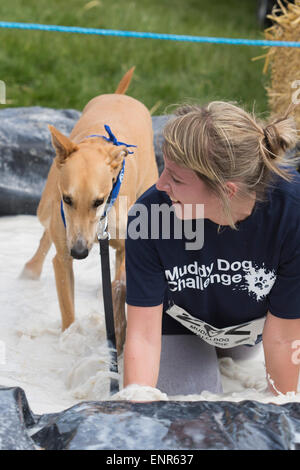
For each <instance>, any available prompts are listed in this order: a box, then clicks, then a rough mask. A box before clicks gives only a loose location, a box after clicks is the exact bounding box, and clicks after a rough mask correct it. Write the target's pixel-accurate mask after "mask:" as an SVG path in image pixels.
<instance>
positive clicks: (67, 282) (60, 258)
mask: <svg viewBox="0 0 300 470" xmlns="http://www.w3.org/2000/svg"><path fill="white" fill-rule="evenodd" d="M52 262H53V267H54V273H55V281H56V290H57V295H58V301H59V306H60V311H61V316H62V330H63V331H64V330H65V329H67V328H68V327H69V326H70V325H71V324H72V323H73V322H74V318H75V314H74V273H73V258H72V257H71V256H69V255H59V254H56V256H55V257H54V258H53V261H52Z"/></svg>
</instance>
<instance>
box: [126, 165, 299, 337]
mask: <svg viewBox="0 0 300 470" xmlns="http://www.w3.org/2000/svg"><path fill="white" fill-rule="evenodd" d="M290 173H291V174H292V175H293V181H292V182H287V181H286V180H284V179H283V178H280V177H278V176H276V177H275V182H274V184H273V187H271V188H269V189H268V191H267V200H266V202H256V204H255V206H254V209H253V211H252V213H251V215H250V216H249V217H247V218H246V219H244V220H242V221H241V222H239V223H238V231H235V230H233V229H231V228H230V227H229V226H223V227H222V229H221V232H220V233H218V231H217V229H218V225H217V224H215V223H214V222H212V221H211V220H209V219H204V220H203V223H204V244H203V247H202V248H201V249H197V250H187V249H186V242H188V241H190V240H188V239H186V238H185V235H184V230H182V232H183V236H182V237H181V238H175V236H174V233H175V232H174V233H173V232H172V230H171V234H170V237H169V239H167V238H164V236H163V234H162V231H161V230H160V227H158V233H156V236H155V237H152V238H151V237H150V235H151V229H153V224H154V223H156V222H154V221H153V216H152V217H151V206H152V205H153V204H154V205H155V204H159V205H160V204H167V205H168V206H171V205H172V203H171V200H170V198H169V197H168V195H167V194H166V193H165V192H162V191H158V190H157V189H156V187H155V185H153V186H152V187H151V188H149V189H148V190H147V191H146V192H145V193H144V194H143V195H142V196H141V197H140V198H139V199H138V200H137V202H136V204H135V205H134V206H133V207H132V208H131V210H130V211H129V217H128V227H127V229H128V231H127V239H126V243H125V245H126V285H127V295H126V302H127V304H129V305H135V306H142V307H151V306H155V305H160V304H161V303H164V311H165V310H166V309H167V307H168V306H169V305H170V304H172V303H175V304H176V305H178V306H179V307H182V308H183V309H185V310H186V311H187V312H189V313H190V314H191V315H193V316H194V317H196V318H199V319H201V320H203V321H205V322H207V323H209V324H210V325H212V326H215V327H216V328H225V327H228V326H232V325H239V324H241V323H244V322H248V321H251V320H255V319H258V318H261V317H263V316H265V315H266V314H267V312H268V311H270V312H271V313H272V314H273V315H275V316H277V317H280V318H285V319H295V318H300V175H299V173H298V172H297V171H296V170H292V169H291V170H290ZM137 204H142V205H143V207H145V208H146V209H147V211H148V218H147V220H146V224H145V218H144V219H139V217H140V212H137V211H136V208H137ZM172 217H173V219H174V218H175V219H176V221H177V223H181V224H184V222H183V221H179V219H177V217H176V216H175V215H174V213H173V214H171V221H172ZM139 220H142V222H141V223H140V224H139ZM131 223H133V225H132V226H131V225H130V224H131ZM193 223H194V224H195V221H193ZM139 225H140V227H139ZM171 225H172V224H171ZM130 227H131V228H134V230H135V232H137V229H139V230H140V231H141V233H142V236H141V237H140V238H137V239H134V238H136V235H135V236H134V237H133V238H132V237H131V235H130V234H131V232H132V230H129V229H130ZM154 232H155V230H154ZM145 234H146V235H148V237H145ZM163 333H168V334H176V333H177V334H189V333H190V331H189V330H187V328H185V327H184V326H182V325H181V324H180V323H178V322H177V321H176V320H174V319H173V318H172V317H170V316H169V315H168V314H166V313H164V315H163Z"/></svg>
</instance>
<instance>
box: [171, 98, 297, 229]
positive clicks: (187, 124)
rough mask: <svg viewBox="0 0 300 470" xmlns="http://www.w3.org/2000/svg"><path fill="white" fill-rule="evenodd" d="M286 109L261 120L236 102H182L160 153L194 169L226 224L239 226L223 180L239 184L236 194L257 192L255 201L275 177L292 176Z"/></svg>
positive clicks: (293, 135) (291, 130)
mask: <svg viewBox="0 0 300 470" xmlns="http://www.w3.org/2000/svg"><path fill="white" fill-rule="evenodd" d="M290 112H291V110H288V111H287V112H286V114H285V115H284V116H282V117H280V118H277V119H273V120H272V121H271V122H269V123H263V122H260V121H259V120H258V119H257V118H256V117H255V116H254V115H253V114H250V113H248V112H246V111H245V110H244V109H242V108H240V107H239V106H237V105H235V104H234V103H229V102H223V101H213V102H211V103H209V104H208V105H206V106H197V105H183V106H181V107H179V108H178V109H177V110H176V112H175V117H174V118H172V119H171V120H170V121H168V122H167V124H166V126H165V128H164V131H163V135H164V144H163V152H164V154H165V155H166V157H167V158H169V159H170V160H172V161H174V162H175V163H177V164H178V165H181V166H183V167H186V168H189V169H192V170H194V171H195V173H196V174H197V175H198V177H199V178H200V179H201V180H203V181H204V182H205V183H206V185H207V187H208V188H209V189H210V190H211V191H212V192H213V193H214V194H216V195H217V196H218V197H219V198H220V199H221V202H222V205H223V211H224V215H225V217H226V219H227V220H228V224H229V225H230V227H231V228H233V229H234V230H237V226H236V224H235V223H234V220H233V216H232V213H231V206H230V199H229V195H228V191H227V190H226V187H225V185H226V182H228V181H234V182H236V183H238V187H239V190H238V193H237V194H236V196H237V197H241V198H242V199H243V198H247V197H249V196H250V195H251V194H252V195H254V194H255V197H256V201H257V202H259V201H265V195H266V189H267V188H269V187H270V186H272V181H273V178H274V176H275V175H279V176H280V177H282V178H284V179H285V180H287V181H292V179H293V178H292V175H291V174H290V173H289V171H288V170H289V168H290V167H291V166H294V164H293V163H292V162H291V158H288V157H287V156H286V154H285V151H286V150H287V149H288V148H289V147H292V146H294V145H295V144H296V142H297V130H296V127H295V123H294V120H293V118H292V117H291V116H290ZM283 166H285V167H287V168H286V169H285V168H283ZM219 229H220V226H219Z"/></svg>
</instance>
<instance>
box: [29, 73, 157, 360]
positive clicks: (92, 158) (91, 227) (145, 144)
mask: <svg viewBox="0 0 300 470" xmlns="http://www.w3.org/2000/svg"><path fill="white" fill-rule="evenodd" d="M133 71H134V68H132V69H130V70H129V71H128V72H127V73H126V74H125V76H124V77H123V78H122V80H121V82H120V84H119V86H118V88H117V90H116V92H115V94H105V95H100V96H97V97H96V98H94V99H92V100H91V101H89V103H88V104H87V105H86V106H85V108H84V110H83V113H82V116H81V118H80V119H79V121H78V122H77V123H76V125H75V126H74V128H73V130H72V132H71V134H70V137H66V136H64V135H63V134H61V133H60V132H59V131H58V130H57V129H55V128H54V127H53V126H49V129H50V131H51V135H52V143H53V146H54V148H55V150H56V157H55V159H54V162H53V164H52V166H51V168H50V171H49V175H48V179H47V182H46V186H45V189H44V191H43V194H42V197H41V200H40V203H39V206H38V209H37V216H38V218H39V220H40V222H41V224H42V225H43V226H44V227H45V231H44V234H43V236H42V238H41V240H40V245H39V247H38V249H37V251H36V253H35V255H34V256H33V258H32V259H31V260H30V261H28V262H27V263H26V265H25V267H24V270H23V273H22V274H23V276H25V277H30V278H34V279H37V278H39V276H40V274H41V271H42V267H43V262H44V259H45V257H46V255H47V253H48V251H49V249H50V246H51V243H52V242H53V243H54V245H55V248H56V256H55V257H54V259H53V266H54V272H55V279H56V288H57V294H58V300H59V305H60V310H61V315H62V329H63V330H65V329H66V328H68V327H69V326H70V325H71V324H72V322H73V321H74V275H73V265H72V264H73V258H77V259H82V258H85V257H87V256H88V253H89V251H90V249H91V248H92V245H93V243H94V242H95V241H97V237H96V231H97V226H98V223H99V219H100V217H101V215H102V214H103V211H104V206H105V202H106V201H107V199H108V196H109V194H110V192H111V190H112V186H113V182H114V181H115V180H116V178H117V176H118V174H119V172H120V170H121V168H122V163H123V160H124V157H126V164H125V173H124V178H123V182H122V185H121V189H120V193H119V197H118V199H117V200H116V202H115V204H114V209H115V211H110V212H109V214H108V230H109V231H112V232H113V233H114V234H115V236H114V237H113V238H112V239H111V241H110V243H111V246H113V248H115V249H116V276H115V280H114V282H113V284H112V293H113V304H114V321H115V329H116V343H117V350H118V352H119V353H120V352H121V350H122V346H123V343H124V340H125V329H126V318H125V253H124V249H125V240H124V238H125V233H126V223H127V212H128V209H129V207H130V206H131V205H132V204H133V203H134V202H135V201H136V199H137V198H138V197H139V196H140V195H141V194H142V193H143V192H144V191H146V189H148V188H149V187H150V186H151V185H152V184H154V183H155V181H156V180H157V178H158V171H157V166H156V161H155V154H154V148H153V132H152V120H151V116H150V113H149V111H148V110H147V109H146V107H145V106H144V105H143V104H142V103H140V102H139V101H137V100H135V99H133V98H130V97H128V96H125V95H124V93H125V92H126V90H127V88H128V86H129V83H130V80H131V77H132V74H133ZM104 125H109V126H110V128H111V130H112V132H113V134H114V135H115V136H116V138H117V140H118V141H121V142H125V143H127V144H131V145H136V146H137V147H136V148H134V147H132V149H131V148H130V151H132V150H133V151H134V153H133V154H132V155H128V156H126V155H127V153H128V150H127V147H126V146H116V145H114V144H113V143H111V142H107V141H106V140H105V139H103V138H102V137H90V135H94V134H100V135H106V132H105V129H104ZM120 196H126V197H127V199H126V205H125V208H124V204H122V205H121V204H119V201H120ZM62 200H63V210H64V214H65V220H66V228H65V226H64V223H63V219H62V216H61V209H60V206H61V201H62ZM124 200H125V198H122V201H124ZM112 213H114V214H115V215H116V217H113V218H112V217H110V214H112Z"/></svg>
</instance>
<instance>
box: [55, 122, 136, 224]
mask: <svg viewBox="0 0 300 470" xmlns="http://www.w3.org/2000/svg"><path fill="white" fill-rule="evenodd" d="M104 128H105V130H106V132H107V133H108V135H109V137H106V136H104V135H98V134H93V135H88V136H87V137H86V139H87V138H88V137H103V139H105V140H107V141H108V142H112V143H113V144H114V145H117V146H120V145H125V146H126V147H136V145H129V144H125V142H119V141H118V140H117V138H116V137H115V135H114V134H113V133H112V131H111V129H110V127H109V126H107V125H105V126H104ZM128 153H133V152H130V151H128ZM124 171H125V158H124V159H123V164H122V168H121V170H120V171H119V174H118V177H117V179H116V181H115V182H114V184H113V187H112V190H111V192H110V195H109V196H108V199H107V201H106V204H105V208H104V212H103V215H102V216H101V219H104V218H105V217H106V216H107V214H108V212H109V211H110V209H111V208H112V206H113V205H114V203H115V201H116V199H117V197H118V195H119V192H120V188H121V184H122V181H123V177H124ZM60 213H61V218H62V221H63V224H64V226H65V228H66V218H65V213H64V207H63V200H62V199H61V201H60Z"/></svg>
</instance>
